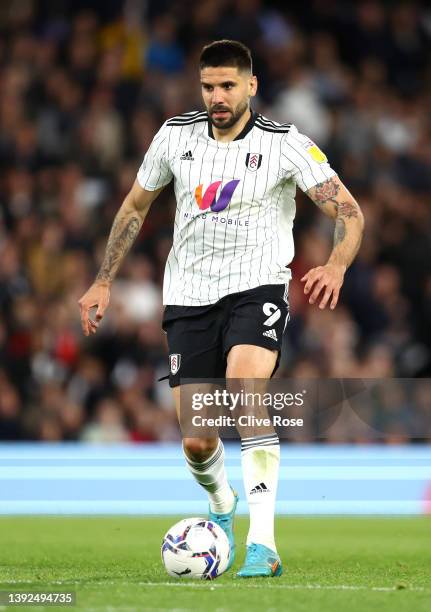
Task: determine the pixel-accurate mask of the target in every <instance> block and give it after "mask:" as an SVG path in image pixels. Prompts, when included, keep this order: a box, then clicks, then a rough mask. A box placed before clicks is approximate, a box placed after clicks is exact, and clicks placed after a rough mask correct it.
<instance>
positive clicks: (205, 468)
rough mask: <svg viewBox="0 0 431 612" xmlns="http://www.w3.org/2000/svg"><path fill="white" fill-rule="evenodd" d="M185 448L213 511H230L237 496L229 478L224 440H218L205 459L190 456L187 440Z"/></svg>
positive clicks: (192, 470) (187, 459) (186, 456)
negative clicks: (225, 463)
mask: <svg viewBox="0 0 431 612" xmlns="http://www.w3.org/2000/svg"><path fill="white" fill-rule="evenodd" d="M183 449H184V456H185V458H186V462H187V465H188V467H189V470H190V472H191V473H192V474H193V477H194V478H195V480H196V481H197V482H198V483H199V484H200V485H201V486H202V487H203V488H204V489H205V490H206V491H207V493H208V497H209V502H210V509H211V512H215V513H216V514H225V513H227V512H230V511H231V510H232V508H233V506H234V503H235V498H234V494H233V492H232V489H231V487H230V486H229V483H228V480H227V474H226V469H225V465H224V447H223V443H222V441H221V440H219V441H218V445H217V448H216V449H215V451H214V452H213V453H212V454H211V455H210V456H209V457H207V458H206V459H205V460H204V461H197V460H196V459H191V458H190V456H189V455H190V452H189V451H188V448H187V442H183Z"/></svg>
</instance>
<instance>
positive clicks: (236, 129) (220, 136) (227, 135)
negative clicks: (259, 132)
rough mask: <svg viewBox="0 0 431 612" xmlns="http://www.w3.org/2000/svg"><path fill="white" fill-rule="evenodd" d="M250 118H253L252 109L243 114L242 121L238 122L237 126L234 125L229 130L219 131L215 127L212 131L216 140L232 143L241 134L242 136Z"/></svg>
mask: <svg viewBox="0 0 431 612" xmlns="http://www.w3.org/2000/svg"><path fill="white" fill-rule="evenodd" d="M250 117H251V110H250V108H248V109H247V110H246V111H245V113H244V114H243V116H242V117H241V119H240V120H239V121H237V122H236V123H235V125H233V126H232V127H231V128H230V129H228V130H218V129H217V128H216V127H215V126H214V125H213V126H212V131H213V135H214V138H215V140H218V141H219V142H231V141H232V140H235V138H236V137H237V136H238V135H239V134H241V132H242V131H243V129H244V128H245V126H246V125H247V123H248V122H249V121H250Z"/></svg>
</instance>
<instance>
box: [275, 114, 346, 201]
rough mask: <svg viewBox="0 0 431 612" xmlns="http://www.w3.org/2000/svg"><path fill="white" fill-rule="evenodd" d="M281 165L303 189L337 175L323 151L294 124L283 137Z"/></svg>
mask: <svg viewBox="0 0 431 612" xmlns="http://www.w3.org/2000/svg"><path fill="white" fill-rule="evenodd" d="M281 166H282V169H283V172H284V175H285V177H286V178H292V179H293V180H294V181H295V183H296V184H297V185H298V187H299V188H300V189H301V190H302V191H308V190H309V189H311V187H314V186H315V185H318V184H319V183H323V182H324V181H326V180H327V179H329V178H331V177H332V176H335V175H336V172H335V170H333V169H332V168H331V166H330V165H329V163H328V159H327V157H326V155H325V154H324V153H323V151H321V150H320V149H319V147H318V146H317V144H316V143H315V142H313V141H312V140H311V139H310V138H308V136H305V135H304V134H301V133H300V132H298V130H297V128H296V127H295V126H294V125H292V126H291V128H290V130H289V132H288V133H287V134H286V136H285V137H284V138H283V144H282V148H281Z"/></svg>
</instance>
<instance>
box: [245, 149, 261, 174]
mask: <svg viewBox="0 0 431 612" xmlns="http://www.w3.org/2000/svg"><path fill="white" fill-rule="evenodd" d="M261 163H262V155H261V154H260V153H247V156H246V158H245V165H246V168H247V170H250V172H256V170H259V168H260V165H261Z"/></svg>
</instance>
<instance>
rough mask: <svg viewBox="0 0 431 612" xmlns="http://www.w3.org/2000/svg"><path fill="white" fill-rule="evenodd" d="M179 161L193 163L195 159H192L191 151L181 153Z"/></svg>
mask: <svg viewBox="0 0 431 612" xmlns="http://www.w3.org/2000/svg"><path fill="white" fill-rule="evenodd" d="M180 160H181V161H195V158H194V157H193V154H192V152H191V151H186V152H185V153H183V154H182V155H181V157H180Z"/></svg>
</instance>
